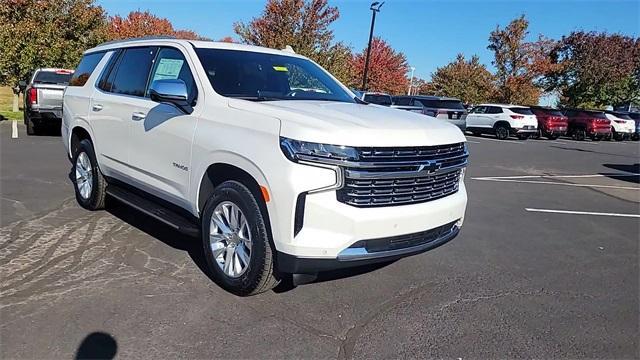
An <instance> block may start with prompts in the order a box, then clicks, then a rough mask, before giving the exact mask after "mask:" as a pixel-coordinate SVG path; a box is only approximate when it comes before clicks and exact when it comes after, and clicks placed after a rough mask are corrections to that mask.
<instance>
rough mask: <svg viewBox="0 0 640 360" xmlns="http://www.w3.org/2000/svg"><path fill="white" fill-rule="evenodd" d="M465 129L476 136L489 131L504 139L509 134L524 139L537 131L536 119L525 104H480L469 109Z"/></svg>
mask: <svg viewBox="0 0 640 360" xmlns="http://www.w3.org/2000/svg"><path fill="white" fill-rule="evenodd" d="M466 130H467V131H471V133H473V135H476V136H479V135H480V134H484V133H489V134H495V135H496V137H497V138H498V139H501V140H505V139H507V138H508V137H509V135H515V136H517V137H518V139H521V140H525V139H528V138H529V137H530V136H531V135H533V134H535V133H536V132H537V131H538V119H537V118H536V116H535V115H534V114H533V112H532V111H531V109H530V108H528V107H525V106H517V105H504V104H482V105H478V106H476V107H474V108H473V109H471V111H469V115H467V118H466Z"/></svg>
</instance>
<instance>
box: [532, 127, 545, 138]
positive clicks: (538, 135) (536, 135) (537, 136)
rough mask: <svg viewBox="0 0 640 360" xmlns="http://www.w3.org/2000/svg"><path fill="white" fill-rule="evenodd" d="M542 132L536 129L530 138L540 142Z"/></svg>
mask: <svg viewBox="0 0 640 360" xmlns="http://www.w3.org/2000/svg"><path fill="white" fill-rule="evenodd" d="M542 135H543V133H542V130H541V129H538V131H536V132H535V133H533V134H531V138H532V139H535V140H541V139H542Z"/></svg>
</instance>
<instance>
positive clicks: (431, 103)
mask: <svg viewBox="0 0 640 360" xmlns="http://www.w3.org/2000/svg"><path fill="white" fill-rule="evenodd" d="M415 100H417V101H420V102H421V103H422V105H424V107H428V108H434V109H456V110H466V109H465V108H464V106H463V105H462V101H460V100H428V99H415Z"/></svg>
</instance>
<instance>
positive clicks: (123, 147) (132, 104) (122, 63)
mask: <svg viewBox="0 0 640 360" xmlns="http://www.w3.org/2000/svg"><path fill="white" fill-rule="evenodd" d="M156 53H157V48H156V47H148V46H147V47H131V48H125V49H122V50H121V51H119V52H118V53H117V54H114V55H117V56H112V60H113V61H110V64H109V65H108V66H107V69H105V71H104V72H103V76H102V77H101V79H100V81H99V83H98V87H97V88H96V90H95V91H94V95H93V98H92V101H91V108H90V114H91V115H90V117H91V124H92V126H93V128H94V133H95V136H96V141H97V142H98V145H99V146H97V149H98V151H99V154H98V156H100V157H101V159H100V161H101V162H103V163H105V164H108V167H109V168H110V169H111V170H112V171H113V172H114V173H113V174H107V175H110V176H114V177H119V178H124V179H129V178H130V177H131V176H132V175H133V173H132V171H131V167H130V166H129V144H130V138H129V127H130V123H131V118H132V116H133V114H136V113H141V112H146V105H147V100H146V99H145V97H144V94H145V89H146V85H147V80H148V78H149V71H150V70H151V66H152V63H153V59H154V57H155V55H156Z"/></svg>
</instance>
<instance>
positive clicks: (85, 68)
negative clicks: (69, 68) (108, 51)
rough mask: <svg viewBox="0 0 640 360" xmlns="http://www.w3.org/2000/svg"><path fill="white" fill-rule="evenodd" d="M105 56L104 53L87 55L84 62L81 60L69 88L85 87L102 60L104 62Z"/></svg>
mask: <svg viewBox="0 0 640 360" xmlns="http://www.w3.org/2000/svg"><path fill="white" fill-rule="evenodd" d="M104 54H105V53H104V52H95V53H91V54H85V55H84V56H83V57H82V60H80V64H78V67H77V68H76V71H75V73H73V76H72V77H71V80H69V86H84V84H86V83H87V80H89V76H91V73H93V70H95V68H96V66H98V63H99V62H100V60H102V57H103V56H104Z"/></svg>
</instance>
